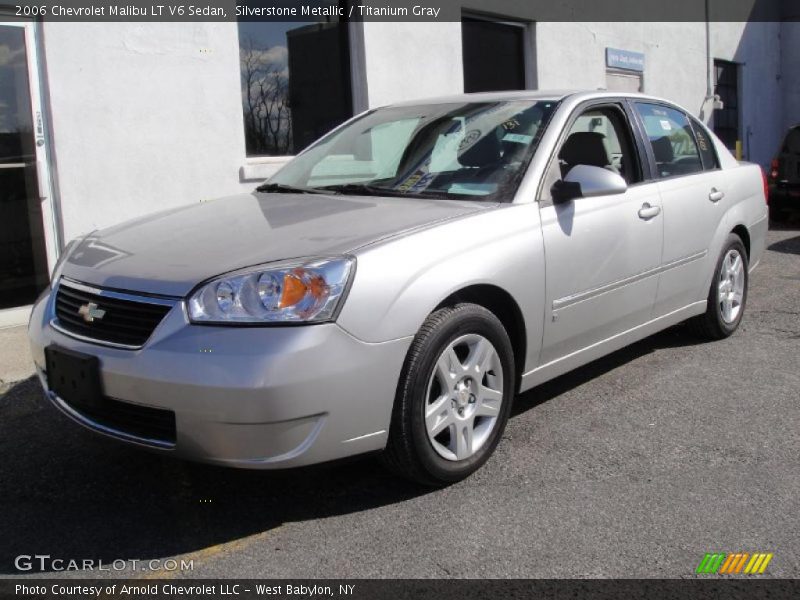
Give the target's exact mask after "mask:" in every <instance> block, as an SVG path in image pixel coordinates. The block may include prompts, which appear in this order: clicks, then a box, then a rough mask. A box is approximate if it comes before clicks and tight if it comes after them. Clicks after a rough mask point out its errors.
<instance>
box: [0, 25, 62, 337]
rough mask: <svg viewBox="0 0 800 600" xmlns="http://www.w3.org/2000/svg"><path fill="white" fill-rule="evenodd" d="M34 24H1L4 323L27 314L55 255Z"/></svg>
mask: <svg viewBox="0 0 800 600" xmlns="http://www.w3.org/2000/svg"><path fill="white" fill-rule="evenodd" d="M32 27H33V25H32V24H31V23H0V326H3V325H9V324H14V321H15V320H16V321H17V322H18V321H19V320H20V316H22V318H24V311H22V312H20V311H18V310H14V309H18V308H19V307H24V306H27V305H30V304H32V303H33V301H34V300H35V299H36V297H37V295H38V294H39V292H41V291H42V289H44V288H45V287H46V286H47V284H48V280H49V266H50V264H51V263H52V258H54V255H55V244H54V243H53V237H52V234H53V230H54V228H53V227H52V212H51V209H50V205H49V202H48V196H49V183H48V182H49V178H48V173H47V160H46V150H45V135H44V125H43V117H42V112H41V108H40V106H39V98H38V81H37V79H36V69H35V68H34V66H35V48H34V44H33V30H32Z"/></svg>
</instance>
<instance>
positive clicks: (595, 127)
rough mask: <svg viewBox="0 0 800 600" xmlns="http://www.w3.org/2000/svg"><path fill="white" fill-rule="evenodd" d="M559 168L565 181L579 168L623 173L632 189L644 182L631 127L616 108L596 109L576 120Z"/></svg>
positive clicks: (561, 151)
mask: <svg viewBox="0 0 800 600" xmlns="http://www.w3.org/2000/svg"><path fill="white" fill-rule="evenodd" d="M558 164H559V166H560V170H561V177H562V178H563V177H565V176H566V175H567V173H569V171H570V169H572V168H573V167H574V166H576V165H589V166H594V167H600V168H603V169H608V170H610V171H614V172H615V173H619V174H620V175H622V177H623V178H624V179H625V181H627V182H628V184H629V185H630V184H632V183H637V182H639V181H641V180H642V174H641V173H642V171H641V167H640V164H639V159H638V157H637V155H636V152H635V150H634V147H633V137H632V135H631V131H630V127H629V126H628V122H627V120H626V119H625V116H624V115H623V113H622V112H621V111H620V110H619V109H617V108H615V107H606V106H604V107H599V108H592V109H589V110H587V111H585V112H584V113H582V114H581V115H580V116H579V117H578V118H577V119H575V122H574V123H573V124H572V126H571V127H570V130H569V134H568V135H567V138H566V140H565V141H564V144H563V145H562V146H561V149H560V150H559V152H558Z"/></svg>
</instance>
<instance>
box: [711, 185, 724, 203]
mask: <svg viewBox="0 0 800 600" xmlns="http://www.w3.org/2000/svg"><path fill="white" fill-rule="evenodd" d="M724 197H725V192H721V191H719V190H718V189H717V188H711V192H710V193H709V194H708V199H709V200H711V201H712V202H715V203H716V202H719V201H720V200H722V199H723V198H724Z"/></svg>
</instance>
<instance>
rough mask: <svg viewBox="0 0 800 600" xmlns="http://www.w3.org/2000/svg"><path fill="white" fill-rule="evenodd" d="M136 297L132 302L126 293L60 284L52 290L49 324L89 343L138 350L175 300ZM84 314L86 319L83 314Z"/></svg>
mask: <svg viewBox="0 0 800 600" xmlns="http://www.w3.org/2000/svg"><path fill="white" fill-rule="evenodd" d="M136 298H137V299H136V300H133V299H131V296H130V295H128V294H122V293H115V292H111V291H106V290H95V289H93V288H89V287H87V286H83V285H80V284H77V283H72V282H65V281H62V282H60V283H59V285H58V289H57V291H56V300H55V317H56V318H55V320H54V322H53V324H54V325H55V326H56V327H57V328H58V329H61V330H63V331H64V332H65V333H67V334H73V335H76V336H79V337H82V338H88V339H89V340H92V341H97V342H101V343H102V342H105V343H109V344H114V345H119V346H123V347H128V348H139V347H141V346H143V345H144V344H145V342H147V340H148V339H149V338H150V336H151V335H152V334H153V331H154V330H155V328H156V327H157V326H158V324H159V323H160V322H161V321H162V320H163V319H164V316H165V315H166V314H167V313H168V312H169V311H170V309H171V308H172V305H173V304H174V303H175V301H174V300H166V299H161V298H158V299H156V298H153V299H151V298H148V297H144V296H142V297H138V296H137V297H136ZM138 298H141V300H139V299H138ZM87 312H88V313H89V314H88V316H87V315H86V314H84V313H87ZM101 313H102V314H101ZM92 315H95V316H92Z"/></svg>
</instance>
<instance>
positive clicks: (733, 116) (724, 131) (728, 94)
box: [714, 60, 741, 151]
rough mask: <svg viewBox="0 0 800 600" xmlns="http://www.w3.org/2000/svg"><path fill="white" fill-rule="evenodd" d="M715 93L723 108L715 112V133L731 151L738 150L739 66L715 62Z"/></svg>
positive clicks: (722, 61)
mask: <svg viewBox="0 0 800 600" xmlns="http://www.w3.org/2000/svg"><path fill="white" fill-rule="evenodd" d="M714 82H715V88H714V93H715V94H717V95H718V96H719V99H720V100H722V105H723V107H722V108H718V109H715V110H714V133H716V134H717V137H719V139H721V140H722V143H724V144H725V145H726V146H727V147H728V148H729V149H730V150H732V151H733V150H735V149H736V141H737V140H740V139H741V138H740V136H739V65H738V64H736V63H734V62H729V61H727V60H715V61H714Z"/></svg>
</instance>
